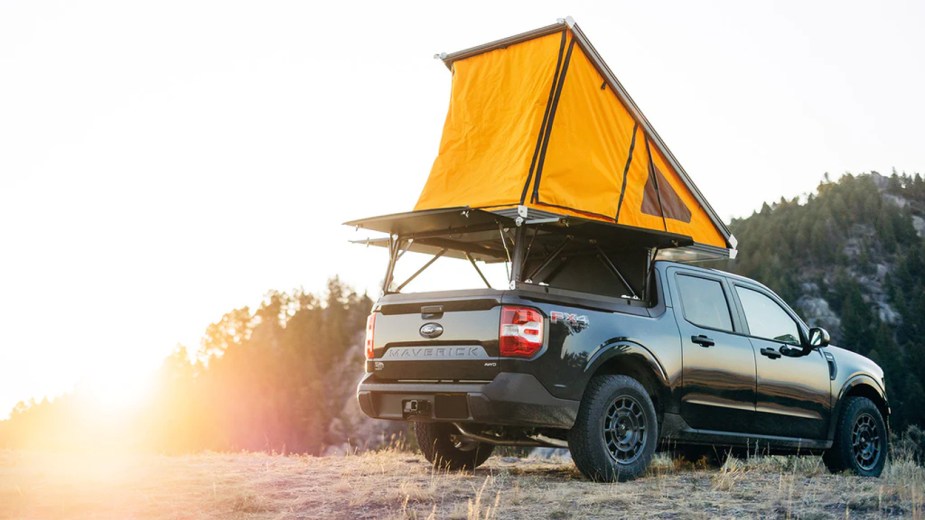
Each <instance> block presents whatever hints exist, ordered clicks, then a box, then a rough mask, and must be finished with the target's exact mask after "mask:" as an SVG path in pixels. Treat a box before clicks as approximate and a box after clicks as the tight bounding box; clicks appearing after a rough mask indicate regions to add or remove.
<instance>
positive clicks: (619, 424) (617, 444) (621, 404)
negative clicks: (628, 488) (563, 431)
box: [568, 375, 658, 482]
mask: <svg viewBox="0 0 925 520" xmlns="http://www.w3.org/2000/svg"><path fill="white" fill-rule="evenodd" d="M657 445H658V418H657V416H656V414H655V406H654V405H653V404H652V399H651V398H650V397H649V394H648V392H646V389H645V388H644V387H643V386H642V385H641V384H640V383H639V381H636V380H635V379H633V378H631V377H629V376H614V375H605V376H597V377H595V378H593V379H591V382H590V383H588V388H587V389H586V390H585V395H584V397H583V398H582V400H581V406H579V408H578V418H577V419H576V420H575V425H574V426H573V427H572V429H571V430H570V431H569V434H568V446H569V450H570V451H571V452H572V460H574V461H575V466H577V467H578V470H579V471H581V472H582V473H583V474H584V475H585V476H586V477H588V478H590V479H591V480H594V481H597V482H614V481H620V482H623V481H626V480H632V479H634V478H636V477H638V476H640V475H642V474H643V473H645V471H646V468H648V467H649V462H650V461H651V460H652V455H653V454H654V453H655V448H656V447H657Z"/></svg>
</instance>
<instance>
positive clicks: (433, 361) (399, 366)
mask: <svg viewBox="0 0 925 520" xmlns="http://www.w3.org/2000/svg"><path fill="white" fill-rule="evenodd" d="M501 296H502V292H501V291H493V290H478V291H452V292H447V293H427V294H426V295H420V296H418V295H415V294H395V295H387V296H384V297H383V298H382V299H381V300H380V302H379V305H378V306H377V309H375V310H374V312H375V315H376V318H375V319H376V322H375V334H374V342H373V350H374V356H375V357H374V358H373V359H371V360H369V361H368V366H367V368H368V370H369V371H370V372H374V373H375V374H376V378H377V379H379V380H401V381H416V380H418V381H488V380H491V379H493V378H494V377H495V376H496V375H497V374H498V372H499V367H498V328H499V323H500V318H501Z"/></svg>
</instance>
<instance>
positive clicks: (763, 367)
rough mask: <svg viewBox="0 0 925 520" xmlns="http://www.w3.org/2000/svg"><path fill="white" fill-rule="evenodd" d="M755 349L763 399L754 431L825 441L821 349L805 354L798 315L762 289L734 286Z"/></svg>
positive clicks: (826, 399)
mask: <svg viewBox="0 0 925 520" xmlns="http://www.w3.org/2000/svg"><path fill="white" fill-rule="evenodd" d="M734 286H735V295H736V297H737V299H738V301H739V304H740V306H741V309H742V311H743V315H744V318H745V320H744V321H745V325H746V327H747V330H748V334H749V339H750V341H751V343H752V345H753V346H754V347H755V352H756V360H757V373H758V396H757V402H756V405H755V409H756V411H757V412H758V413H757V414H756V418H755V420H756V422H755V430H756V431H760V432H762V433H766V434H769V435H779V436H784V437H800V438H804V439H824V438H825V437H826V435H827V432H828V425H829V423H828V421H829V417H830V416H831V388H830V385H831V381H830V378H829V366H828V363H827V362H826V360H825V357H823V354H822V352H821V351H820V350H818V349H816V350H813V351H810V352H809V353H808V354H806V355H804V351H803V347H802V339H801V337H802V333H801V328H802V327H801V326H800V324H799V323H798V322H797V318H796V317H795V316H794V315H793V311H791V310H789V308H788V307H787V306H786V305H785V304H784V303H783V302H782V301H780V299H779V298H777V297H776V296H775V295H774V294H773V293H771V292H769V291H767V290H765V289H764V288H762V287H758V286H754V285H751V284H744V283H740V282H734Z"/></svg>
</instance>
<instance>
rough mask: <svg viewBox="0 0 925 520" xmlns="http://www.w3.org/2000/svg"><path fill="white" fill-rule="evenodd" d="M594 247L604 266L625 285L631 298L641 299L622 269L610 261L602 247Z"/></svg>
mask: <svg viewBox="0 0 925 520" xmlns="http://www.w3.org/2000/svg"><path fill="white" fill-rule="evenodd" d="M594 247H595V248H596V249H597V252H598V255H599V256H598V258H600V260H601V262H603V263H604V265H605V266H607V267H608V268H609V269H610V271H611V272H612V273H613V274H615V275H617V278H619V279H620V282H622V283H623V285H625V286H626V289H627V290H628V291H629V292H630V296H631V297H633V298H635V299H639V296H637V295H636V291H634V290H633V286H632V285H630V283H629V282H627V281H626V278H625V277H624V276H623V273H621V272H620V269H618V268H617V266H615V265H614V264H613V262H611V261H610V257H608V256H607V253H605V252H604V250H603V249H601V246H599V245H596V244H595V246H594Z"/></svg>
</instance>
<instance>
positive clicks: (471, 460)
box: [414, 422, 495, 471]
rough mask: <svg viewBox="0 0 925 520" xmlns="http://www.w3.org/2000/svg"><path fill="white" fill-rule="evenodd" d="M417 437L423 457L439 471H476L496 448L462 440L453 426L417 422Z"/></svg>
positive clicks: (449, 424)
mask: <svg viewBox="0 0 925 520" xmlns="http://www.w3.org/2000/svg"><path fill="white" fill-rule="evenodd" d="M414 436H415V437H416V438H417V440H418V446H419V447H420V448H421V451H422V452H423V453H424V458H425V459H427V462H430V463H431V464H433V466H434V467H435V468H438V469H448V470H451V471H457V470H461V469H466V470H472V469H475V468H477V467H479V466H480V465H482V463H483V462H485V461H486V460H488V457H490V456H491V452H492V451H494V449H495V447H494V446H493V445H491V444H486V443H484V442H477V441H472V440H469V439H464V438H462V437H461V436H460V435H459V430H457V429H456V427H455V426H453V425H452V424H451V423H430V422H416V423H414Z"/></svg>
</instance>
